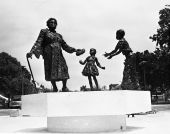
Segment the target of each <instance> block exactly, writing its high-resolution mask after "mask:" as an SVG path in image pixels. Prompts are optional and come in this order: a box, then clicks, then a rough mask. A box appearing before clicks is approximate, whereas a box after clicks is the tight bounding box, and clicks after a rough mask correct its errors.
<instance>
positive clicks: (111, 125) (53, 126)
mask: <svg viewBox="0 0 170 134" xmlns="http://www.w3.org/2000/svg"><path fill="white" fill-rule="evenodd" d="M47 128H48V131H50V132H56V133H77V132H78V133H80V132H81V133H89V132H90V133H91V132H93V133H96V132H112V131H115V130H119V129H120V130H125V129H126V116H125V115H110V116H109V115H107V116H74V117H47Z"/></svg>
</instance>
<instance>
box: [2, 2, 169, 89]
mask: <svg viewBox="0 0 170 134" xmlns="http://www.w3.org/2000/svg"><path fill="white" fill-rule="evenodd" d="M168 1H169V0H0V18H1V20H0V52H3V51H4V52H7V53H9V54H10V55H12V56H13V57H15V58H17V59H18V61H20V62H21V64H22V65H23V66H26V68H27V69H28V64H27V61H26V57H25V55H26V53H27V52H29V51H30V49H31V47H32V45H33V44H34V42H35V40H36V39H37V36H38V34H39V32H40V29H42V28H46V20H47V19H48V18H50V17H54V18H56V19H57V20H58V27H57V32H59V33H60V34H62V35H63V38H64V40H65V41H66V42H67V44H68V45H70V46H72V47H75V48H85V49H86V53H85V54H84V55H82V56H79V57H77V56H75V54H68V53H65V52H63V53H64V57H65V59H66V61H67V65H68V67H69V74H70V79H69V80H68V87H69V88H70V90H79V87H80V86H82V85H87V87H89V85H88V79H87V77H84V76H82V74H81V72H82V69H83V67H84V66H82V65H80V64H79V60H84V59H85V58H86V57H87V56H88V55H89V49H90V48H96V49H97V54H96V57H98V60H99V62H100V63H101V65H102V66H105V67H106V70H101V69H99V73H100V75H99V76H98V77H97V79H98V82H99V85H100V86H101V87H102V86H103V85H106V86H107V87H108V85H109V84H111V83H113V84H114V83H121V81H122V77H123V76H122V75H123V74H122V73H123V68H124V65H123V62H124V57H123V55H122V54H120V55H118V56H116V57H113V58H112V59H111V60H108V59H106V58H104V57H103V56H102V55H103V54H104V52H105V51H106V52H110V51H112V50H113V49H114V47H115V45H116V43H117V40H116V39H115V32H116V30H118V29H120V28H121V29H124V30H125V32H126V35H125V38H126V39H127V41H128V42H129V44H130V46H131V48H132V49H133V51H134V52H136V51H139V52H143V51H144V50H146V49H147V50H149V51H150V52H152V51H154V49H155V43H154V42H152V41H151V40H150V39H149V36H151V35H153V34H154V33H156V30H157V28H158V23H157V22H158V20H159V10H161V9H163V8H164V7H165V5H166V4H169V3H168ZM30 63H31V67H32V70H33V74H34V77H35V80H36V81H37V82H38V83H41V84H44V85H45V86H46V87H51V85H50V83H49V82H46V81H45V78H44V68H43V59H42V58H40V59H36V58H35V57H34V56H33V58H32V59H30ZM58 85H59V88H61V83H60V82H59V83H58Z"/></svg>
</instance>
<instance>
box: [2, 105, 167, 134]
mask: <svg viewBox="0 0 170 134" xmlns="http://www.w3.org/2000/svg"><path fill="white" fill-rule="evenodd" d="M153 108H154V109H157V110H158V111H157V113H156V114H147V115H135V117H134V118H132V117H130V118H127V119H126V121H127V129H126V130H124V131H120V130H118V131H114V132H107V134H108V133H109V134H162V133H163V134H170V125H169V123H170V105H157V106H154V107H153ZM13 111H14V110H13ZM13 111H12V112H13ZM10 112H11V111H9V110H0V133H6V134H7V133H21V134H23V133H35V134H38V133H49V132H48V131H47V129H46V126H47V124H46V121H47V119H46V118H45V117H44V118H43V117H21V116H18V117H10V116H9V113H10ZM12 115H13V116H15V114H12ZM100 134H104V132H103V133H100Z"/></svg>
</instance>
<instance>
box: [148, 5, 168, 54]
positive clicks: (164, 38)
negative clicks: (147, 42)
mask: <svg viewBox="0 0 170 134" xmlns="http://www.w3.org/2000/svg"><path fill="white" fill-rule="evenodd" d="M158 24H159V26H160V28H158V29H157V33H156V34H154V35H153V36H151V37H150V38H151V39H152V40H153V41H156V42H157V43H156V45H157V46H158V47H160V48H161V49H164V48H167V50H168V51H169V50H170V8H169V5H166V8H164V9H162V10H160V11H159V22H158Z"/></svg>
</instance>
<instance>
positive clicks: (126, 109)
mask: <svg viewBox="0 0 170 134" xmlns="http://www.w3.org/2000/svg"><path fill="white" fill-rule="evenodd" d="M150 110H151V100H150V92H148V91H129V90H128V91H125V90H119V91H89V92H60V93H43V94H42V93H41V94H32V95H24V96H22V115H29V116H46V117H47V129H48V130H49V131H51V132H107V131H113V130H116V129H126V114H131V113H140V112H147V111H150Z"/></svg>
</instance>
